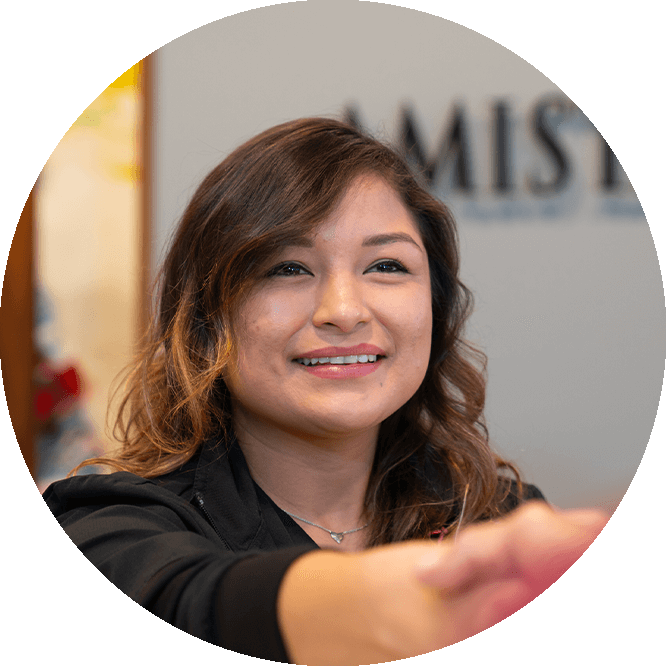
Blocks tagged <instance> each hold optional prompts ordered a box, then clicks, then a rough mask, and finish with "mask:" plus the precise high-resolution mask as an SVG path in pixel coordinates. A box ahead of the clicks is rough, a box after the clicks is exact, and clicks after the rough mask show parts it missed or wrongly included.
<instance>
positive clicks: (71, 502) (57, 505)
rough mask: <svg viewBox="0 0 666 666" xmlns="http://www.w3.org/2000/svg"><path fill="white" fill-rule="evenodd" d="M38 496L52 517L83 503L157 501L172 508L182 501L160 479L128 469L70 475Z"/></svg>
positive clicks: (112, 503) (182, 500) (92, 504)
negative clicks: (41, 498) (131, 471)
mask: <svg viewBox="0 0 666 666" xmlns="http://www.w3.org/2000/svg"><path fill="white" fill-rule="evenodd" d="M42 496H43V498H44V501H45V502H46V504H47V506H48V507H49V509H50V510H51V512H52V513H53V514H54V515H55V516H56V517H57V516H59V515H62V514H64V513H67V512H68V511H71V510H73V509H76V508H81V507H84V506H89V507H93V506H96V507H100V506H108V505H114V504H133V503H158V504H166V505H170V506H174V507H175V506H178V505H183V504H184V503H186V500H184V499H183V498H181V497H179V496H178V494H177V493H175V492H174V489H173V488H170V487H169V484H168V483H164V482H163V481H162V479H161V478H158V479H146V478H143V477H141V476H138V475H136V474H132V473H130V472H112V473H110V474H83V475H79V476H72V477H69V478H66V479H61V480H60V481H56V482H54V483H52V484H51V485H50V486H49V487H48V488H47V489H46V490H45V491H44V493H43V495H42Z"/></svg>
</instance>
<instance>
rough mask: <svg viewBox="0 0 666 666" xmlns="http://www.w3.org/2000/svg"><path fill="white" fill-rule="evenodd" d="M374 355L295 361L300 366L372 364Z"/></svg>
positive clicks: (375, 357)
mask: <svg viewBox="0 0 666 666" xmlns="http://www.w3.org/2000/svg"><path fill="white" fill-rule="evenodd" d="M376 360H377V355H376V354H361V355H360V356H324V357H323V358H297V359H296V361H297V362H298V363H301V364H302V365H324V364H326V363H330V364H331V365H348V364H350V363H374V362H375V361H376Z"/></svg>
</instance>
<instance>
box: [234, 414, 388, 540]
mask: <svg viewBox="0 0 666 666" xmlns="http://www.w3.org/2000/svg"><path fill="white" fill-rule="evenodd" d="M234 431H235V434H236V438H237V439H238V442H239V444H240V447H241V449H242V451H243V454H244V455H245V459H246V461H247V464H248V467H249V469H250V473H251V475H252V477H253V478H254V480H255V481H256V482H257V483H258V484H259V486H260V487H261V488H262V489H263V490H264V492H265V493H266V494H267V495H268V496H269V497H270V498H271V499H272V500H273V501H274V502H275V503H276V504H277V505H278V506H279V507H280V508H281V509H284V510H285V511H288V512H289V513H292V514H294V515H295V516H298V517H299V518H303V519H305V520H307V521H310V522H312V523H316V524H317V525H319V526H320V527H323V528H326V530H332V531H334V532H344V531H348V530H352V529H355V528H357V527H361V526H363V525H365V524H366V523H367V522H368V517H367V516H365V515H364V500H365V492H366V489H367V486H368V480H369V477H370V470H371V468H372V462H373V459H374V452H375V446H376V442H377V431H378V429H373V430H372V431H363V432H361V433H356V434H353V435H345V436H337V437H333V436H332V437H326V438H323V437H319V438H315V437H309V436H302V435H300V434H295V433H289V432H284V431H281V430H277V429H274V428H271V427H270V426H269V425H266V424H261V423H258V422H250V423H248V422H246V420H245V419H243V418H239V419H235V421H234ZM297 523H298V524H299V525H300V527H302V528H303V529H304V531H305V532H306V533H307V534H308V535H309V536H310V537H311V538H312V539H313V540H314V541H315V542H316V543H317V544H319V545H320V546H324V547H327V548H328V547H332V548H336V549H339V550H360V549H362V548H363V546H364V543H365V538H366V532H365V531H364V530H359V531H358V532H354V533H353V534H348V535H345V536H344V538H343V539H342V541H341V542H340V544H339V545H337V544H336V542H335V541H334V540H333V539H332V538H331V535H330V534H329V533H327V532H326V531H325V530H323V529H321V528H320V527H314V526H311V525H308V524H307V523H305V522H303V521H300V520H297Z"/></svg>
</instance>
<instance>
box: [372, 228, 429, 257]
mask: <svg viewBox="0 0 666 666" xmlns="http://www.w3.org/2000/svg"><path fill="white" fill-rule="evenodd" d="M389 243H411V244H412V245H414V246H415V247H417V248H418V249H419V251H420V252H423V249H422V248H421V246H420V245H419V244H418V243H417V242H416V241H415V240H414V239H413V238H412V237H411V236H410V235H409V234H407V233H405V232H404V231H398V232H396V233H394V234H377V235H376V236H368V237H367V238H365V239H364V240H363V247H375V246H377V245H388V244H389Z"/></svg>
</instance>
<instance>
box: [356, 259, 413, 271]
mask: <svg viewBox="0 0 666 666" xmlns="http://www.w3.org/2000/svg"><path fill="white" fill-rule="evenodd" d="M366 272H368V273H409V271H408V270H407V269H406V268H405V267H404V266H403V265H402V264H401V263H400V262H399V261H396V260H395V259H384V260H383V261H378V262H377V263H376V264H373V265H372V266H370V268H368V270H367V271H366Z"/></svg>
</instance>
